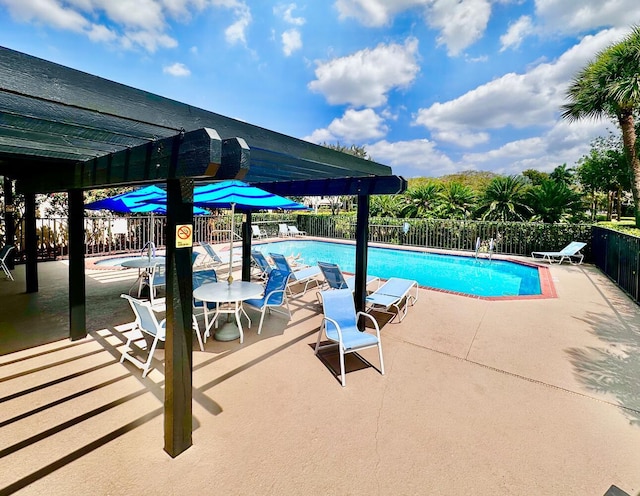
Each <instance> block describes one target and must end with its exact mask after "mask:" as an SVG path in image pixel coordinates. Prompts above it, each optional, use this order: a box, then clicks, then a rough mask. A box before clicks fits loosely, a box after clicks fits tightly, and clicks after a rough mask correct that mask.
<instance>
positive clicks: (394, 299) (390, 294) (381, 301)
mask: <svg viewBox="0 0 640 496" xmlns="http://www.w3.org/2000/svg"><path fill="white" fill-rule="evenodd" d="M416 301H418V282H417V281H412V280H409V279H401V278H399V277H392V278H391V279H389V280H388V281H387V282H385V283H384V284H383V285H382V286H380V287H379V288H378V289H376V290H375V291H374V292H373V293H371V294H370V295H369V296H367V297H366V303H367V304H368V305H370V306H371V307H370V308H371V309H374V310H378V311H382V312H385V313H390V314H393V317H392V318H391V320H393V319H394V318H395V317H396V315H400V322H402V320H403V319H404V318H405V317H406V316H407V311H408V309H409V306H413V305H414V304H415V302H416ZM403 303H404V305H403ZM390 308H395V310H396V311H395V312H389V309H390ZM401 308H404V311H402V313H401Z"/></svg>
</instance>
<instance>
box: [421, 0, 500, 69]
mask: <svg viewBox="0 0 640 496" xmlns="http://www.w3.org/2000/svg"><path fill="white" fill-rule="evenodd" d="M490 16H491V3H490V2H489V0H434V1H433V4H432V6H431V8H430V9H429V10H428V13H427V20H428V23H429V25H430V26H432V27H434V28H437V29H439V30H440V35H439V36H438V44H441V45H446V46H447V53H448V54H449V55H451V56H455V55H459V54H460V53H461V52H462V51H463V50H464V49H465V48H467V47H468V46H470V45H472V44H473V43H475V42H476V41H478V40H479V39H480V38H482V36H483V35H484V32H485V30H486V29H487V23H488V22H489V17H490Z"/></svg>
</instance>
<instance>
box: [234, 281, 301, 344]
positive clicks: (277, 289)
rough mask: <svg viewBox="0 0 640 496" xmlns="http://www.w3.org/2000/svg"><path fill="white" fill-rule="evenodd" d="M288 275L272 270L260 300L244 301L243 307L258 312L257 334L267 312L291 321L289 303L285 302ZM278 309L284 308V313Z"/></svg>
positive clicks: (260, 330)
mask: <svg viewBox="0 0 640 496" xmlns="http://www.w3.org/2000/svg"><path fill="white" fill-rule="evenodd" d="M289 277H290V274H287V273H284V272H282V271H280V270H277V269H273V270H272V271H271V272H270V273H269V279H267V284H266V285H265V288H264V296H262V298H250V299H248V300H245V301H244V303H243V304H244V305H249V306H252V307H254V308H256V309H257V310H259V311H260V313H261V315H260V324H259V325H258V334H260V333H261V332H262V323H263V322H264V316H265V314H266V313H267V311H269V312H271V311H272V310H273V311H276V312H280V313H282V314H284V315H287V316H288V317H289V320H291V309H290V308H289V302H288V301H287V282H288V280H289ZM280 307H286V309H287V311H286V313H285V312H284V310H279V308H280Z"/></svg>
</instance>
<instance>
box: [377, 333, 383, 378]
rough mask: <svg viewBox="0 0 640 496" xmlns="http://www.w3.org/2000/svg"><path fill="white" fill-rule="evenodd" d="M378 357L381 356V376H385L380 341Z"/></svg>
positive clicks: (379, 343)
mask: <svg viewBox="0 0 640 496" xmlns="http://www.w3.org/2000/svg"><path fill="white" fill-rule="evenodd" d="M378 339H379V338H378ZM378 355H380V374H382V375H384V360H383V359H382V343H381V342H380V341H378Z"/></svg>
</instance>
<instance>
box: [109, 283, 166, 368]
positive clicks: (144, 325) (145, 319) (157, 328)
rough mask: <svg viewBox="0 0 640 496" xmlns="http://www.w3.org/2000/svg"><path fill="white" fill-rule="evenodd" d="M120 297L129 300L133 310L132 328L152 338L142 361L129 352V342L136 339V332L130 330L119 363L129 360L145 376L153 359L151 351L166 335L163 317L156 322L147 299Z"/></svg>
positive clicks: (122, 295) (154, 349)
mask: <svg viewBox="0 0 640 496" xmlns="http://www.w3.org/2000/svg"><path fill="white" fill-rule="evenodd" d="M120 297H121V298H124V299H125V300H127V301H128V302H129V304H130V305H131V309H132V310H133V314H134V315H135V316H136V320H135V323H134V330H138V331H140V332H142V333H143V337H144V334H147V335H148V336H150V337H151V338H152V342H151V346H147V351H148V356H147V360H146V361H145V362H143V361H142V360H140V359H138V358H136V357H135V356H133V355H132V354H130V351H133V350H132V349H131V343H132V342H133V341H134V340H135V339H138V336H137V334H136V333H133V332H132V333H131V334H130V335H129V338H128V339H127V343H126V344H125V347H124V349H123V350H122V357H121V358H120V363H123V362H124V361H125V360H129V361H130V362H132V363H133V364H135V365H136V366H137V367H139V368H141V369H142V377H146V376H147V374H148V373H149V370H150V369H151V360H152V359H153V353H154V352H155V351H156V348H157V347H158V343H159V342H160V341H164V340H165V337H166V329H165V319H162V321H160V322H158V319H156V315H155V313H154V312H153V309H152V308H151V303H150V302H148V301H142V300H138V299H136V298H134V297H132V296H129V295H127V294H121V295H120ZM145 341H146V339H145Z"/></svg>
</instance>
